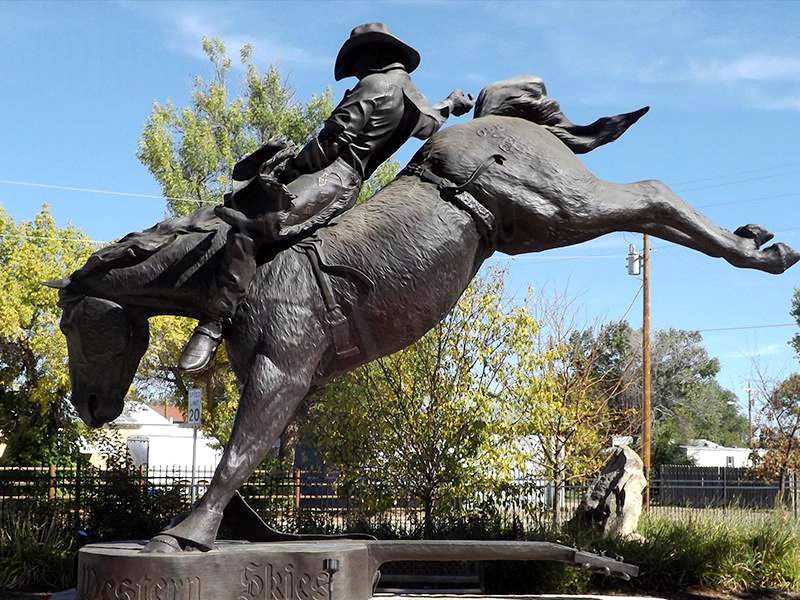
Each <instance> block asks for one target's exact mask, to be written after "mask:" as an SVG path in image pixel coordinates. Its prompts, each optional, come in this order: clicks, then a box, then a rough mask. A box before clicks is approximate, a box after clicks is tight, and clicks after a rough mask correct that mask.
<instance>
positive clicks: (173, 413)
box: [148, 404, 186, 423]
mask: <svg viewBox="0 0 800 600" xmlns="http://www.w3.org/2000/svg"><path fill="white" fill-rule="evenodd" d="M148 406H149V407H150V408H151V409H152V410H154V411H156V412H157V413H158V414H159V415H161V416H162V417H164V418H166V419H170V420H172V422H173V423H184V422H185V421H186V417H184V416H183V411H182V410H181V408H180V407H178V406H164V405H163V404H161V405H158V404H150V405H148ZM165 409H166V410H165Z"/></svg>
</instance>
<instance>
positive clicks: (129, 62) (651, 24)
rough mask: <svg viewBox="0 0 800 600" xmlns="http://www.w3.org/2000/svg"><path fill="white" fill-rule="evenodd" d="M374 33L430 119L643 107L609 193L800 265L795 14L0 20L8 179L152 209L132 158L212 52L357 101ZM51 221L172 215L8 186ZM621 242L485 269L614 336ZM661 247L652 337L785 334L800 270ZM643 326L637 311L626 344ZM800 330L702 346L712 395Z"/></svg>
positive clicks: (255, 9)
mask: <svg viewBox="0 0 800 600" xmlns="http://www.w3.org/2000/svg"><path fill="white" fill-rule="evenodd" d="M378 20H380V21H384V22H386V23H387V24H388V25H389V27H390V28H391V29H392V30H393V31H394V32H395V33H396V34H398V35H399V36H400V37H402V38H403V39H405V40H406V41H408V42H409V43H411V44H412V45H414V46H415V47H416V48H417V49H418V50H419V51H420V53H421V55H422V63H421V65H420V68H419V69H418V70H417V71H416V72H415V73H414V80H415V81H416V82H417V85H418V86H419V87H420V88H421V89H422V91H423V92H424V93H425V94H426V95H427V96H428V97H429V98H431V99H432V100H436V99H439V98H441V97H443V96H445V95H446V94H447V93H448V92H449V91H450V90H451V89H453V88H463V89H465V90H467V91H470V92H472V93H477V92H478V91H479V90H480V88H481V87H482V86H483V85H485V84H487V83H490V82H492V81H496V80H499V79H503V78H506V77H510V76H514V75H521V74H534V75H538V76H540V77H542V78H544V80H545V82H546V83H547V86H548V90H549V92H550V94H551V95H552V96H554V97H555V98H557V99H558V100H559V101H560V102H561V105H562V108H563V109H564V111H565V112H566V114H567V115H568V116H569V117H570V118H571V119H572V120H574V121H576V122H590V121H593V120H594V119H595V118H597V117H599V116H601V115H609V114H615V113H619V112H623V111H628V110H632V109H635V108H638V107H640V106H643V105H650V106H651V107H652V109H651V112H650V113H649V114H648V115H647V116H646V117H645V118H644V119H643V120H642V121H640V122H639V123H638V124H637V125H635V126H634V127H633V128H632V129H631V130H630V131H629V132H628V133H627V134H626V135H625V136H624V137H623V138H621V139H620V140H619V141H618V142H616V143H614V144H612V145H609V146H607V147H604V148H601V149H599V150H596V151H595V152H593V153H591V154H589V155H586V156H584V157H583V160H584V161H585V162H586V164H587V165H588V167H589V168H590V169H591V170H592V171H593V172H594V173H595V174H596V175H597V176H599V177H602V178H604V179H608V180H613V181H633V180H638V179H649V178H657V179H661V180H663V181H665V182H667V183H669V184H674V185H675V189H676V190H677V191H679V192H680V193H681V194H682V195H683V196H684V198H686V199H687V201H689V202H690V203H691V204H693V205H695V206H698V207H706V208H704V211H705V212H706V214H707V215H708V216H709V217H711V218H712V219H713V220H715V221H717V222H718V223H720V224H721V225H723V226H725V227H728V228H731V229H733V228H735V227H738V226H739V225H742V224H745V223H750V222H755V223H761V224H763V225H765V226H767V227H768V228H770V229H772V230H773V231H776V232H779V233H778V238H779V239H780V240H782V241H785V242H787V243H789V244H792V245H794V246H800V214H799V213H800V211H798V208H797V207H798V206H800V204H799V203H800V185H798V184H800V156H798V151H797V140H798V139H799V138H800V36H798V35H797V26H798V24H800V3H796V2H783V3H780V2H775V3H769V2H759V3H726V2H713V3H711V2H707V3H685V2H641V3H639V2H620V3H601V2H585V3H584V2H572V3H550V2H535V3H534V2H459V3H451V2H444V1H439V2H335V1H328V2H262V3H235V2H228V3H222V2H216V3H194V2H180V3H158V2H106V3H101V2H85V3H81V2H66V1H62V2H51V3H37V2H24V3H23V2H0V56H2V59H1V60H2V63H3V65H2V66H3V68H2V74H1V75H0V98H2V104H1V106H2V111H0V131H2V146H0V159H2V160H1V161H0V179H2V180H13V181H22V182H33V183H42V184H51V185H62V186H73V187H81V188H95V189H107V190H117V191H125V192H135V193H142V194H156V195H157V194H159V189H158V186H157V185H156V184H155V182H154V181H153V180H152V178H151V177H150V175H149V174H148V172H147V171H146V169H145V168H144V167H142V166H141V165H140V164H139V163H138V161H137V160H136V157H135V152H136V147H137V141H138V138H139V135H140V133H141V128H142V125H143V124H144V122H145V120H146V118H147V116H148V114H149V112H150V109H151V106H152V102H153V101H154V100H159V101H165V100H167V99H171V100H172V101H174V102H175V103H176V104H178V105H183V104H186V103H187V102H188V98H189V93H190V90H191V83H192V80H193V78H194V77H195V76H196V75H204V76H205V75H208V74H209V71H208V65H207V61H206V60H205V59H204V57H203V56H202V52H201V49H200V39H201V37H202V36H203V35H208V36H218V37H220V38H222V39H223V40H224V41H225V42H226V44H227V46H228V49H229V51H230V52H231V54H232V55H234V56H235V55H236V53H237V52H238V49H239V48H240V47H241V45H242V44H243V43H245V42H249V43H252V44H253V46H254V57H255V60H256V62H257V64H259V66H261V67H266V66H267V65H268V64H270V63H272V64H275V65H276V66H278V67H279V68H280V69H281V70H282V72H283V73H284V74H285V75H286V76H287V77H288V81H289V83H290V84H291V86H292V87H293V88H294V90H295V91H296V95H297V97H298V98H299V99H303V100H305V99H307V98H308V97H309V96H310V95H311V94H312V93H314V92H319V91H322V90H323V89H324V88H325V87H326V86H328V85H332V86H333V89H334V93H335V95H336V96H337V97H340V96H341V94H342V93H343V92H344V90H345V88H346V87H347V86H348V85H352V81H344V82H340V83H338V84H335V83H334V82H333V76H332V71H333V60H334V57H335V55H336V52H337V51H338V49H339V46H340V45H341V43H342V42H343V41H344V39H345V38H346V37H347V36H348V35H349V32H350V29H351V28H352V27H354V26H355V25H358V24H360V23H363V22H369V21H378ZM416 147H417V146H416V145H415V144H414V143H409V144H408V145H407V146H406V147H405V148H404V149H403V150H402V151H401V152H400V154H399V155H398V157H397V158H398V159H399V160H400V161H401V162H403V163H404V162H405V161H407V160H408V158H409V157H410V156H411V154H412V152H413V151H414V149H415V148H416ZM753 170H757V172H754V173H745V174H741V175H737V174H739V173H742V172H745V171H753ZM698 180H699V181H698ZM45 202H46V203H48V204H49V205H50V206H51V208H52V211H53V213H54V214H55V216H56V219H57V220H58V222H59V224H62V225H63V224H66V223H68V222H70V223H73V224H75V225H77V226H79V227H80V228H82V229H83V230H84V231H85V232H86V233H87V234H88V235H89V236H90V237H91V238H93V239H97V240H108V239H112V238H115V237H119V236H121V235H123V234H125V233H127V232H129V231H133V230H138V229H142V228H144V227H148V226H150V225H152V224H153V223H155V222H156V221H158V220H160V219H161V218H162V216H163V214H164V206H163V203H162V202H161V201H159V200H153V199H145V198H128V197H122V196H111V195H103V194H94V193H87V192H69V191H65V190H56V189H43V188H31V187H24V186H19V185H11V184H7V183H0V204H1V205H2V206H3V207H5V209H6V210H8V211H9V212H10V213H11V215H13V216H14V217H16V218H18V219H29V218H31V217H32V216H33V215H34V214H35V213H36V212H37V211H38V210H39V208H40V206H41V204H42V203H45ZM709 205H712V206H709ZM714 205H715V206H714ZM629 241H631V242H635V243H637V245H640V241H639V238H638V236H634V235H630V234H626V235H621V234H616V235H611V236H607V237H605V238H602V239H600V240H597V241H595V242H592V243H588V244H583V245H580V246H575V247H572V248H566V249H563V250H558V251H551V252H549V253H547V254H541V255H528V256H523V257H517V258H515V259H513V260H511V259H509V258H508V257H504V256H502V255H498V256H497V257H496V258H495V259H492V260H491V261H490V263H493V264H503V265H507V266H508V268H509V270H510V280H509V289H510V292H511V293H519V294H522V293H524V290H525V288H526V287H527V286H534V287H535V288H543V287H551V288H554V289H563V288H564V287H566V286H568V288H569V290H571V291H572V293H574V294H576V295H580V296H581V298H582V301H583V304H584V305H585V315H586V318H587V319H593V318H595V317H601V318H609V319H614V318H619V317H620V316H622V315H623V313H625V311H626V309H627V308H628V307H629V306H630V305H631V301H632V300H633V298H634V296H635V294H636V292H637V290H638V288H639V282H638V281H636V280H635V279H633V278H631V277H629V276H628V275H627V274H626V271H625V259H624V255H625V254H626V252H627V244H628V242H629ZM653 245H654V247H655V250H654V253H653V259H652V267H653V288H652V295H653V303H652V310H653V324H654V326H655V327H678V328H685V329H700V330H707V329H718V328H727V327H743V326H753V325H764V324H781V323H790V322H791V319H790V317H789V315H788V311H789V303H790V298H791V294H792V290H793V288H794V287H796V286H798V285H800V267H796V268H795V269H794V270H792V271H789V272H788V273H787V274H785V275H783V276H781V277H774V276H771V275H766V274H763V273H758V272H753V271H742V270H738V269H734V268H733V267H731V266H729V265H728V264H727V263H725V262H723V261H721V260H716V259H711V258H709V257H706V256H703V255H700V254H698V253H695V252H692V251H689V250H685V249H683V248H680V247H678V246H674V245H671V244H668V243H666V242H662V241H660V240H654V244H653ZM556 259H558V260H556ZM640 314H641V310H640V304H639V303H638V301H637V303H636V304H634V306H633V309H632V310H631V312H630V314H629V318H630V320H631V322H632V323H633V324H634V325H637V326H638V325H639V324H640V321H641V319H640ZM795 331H796V329H794V328H774V329H752V330H735V331H725V332H721V331H707V332H705V333H704V337H705V343H706V347H707V348H708V350H709V352H710V353H711V354H712V355H716V356H718V357H719V358H720V359H721V361H722V364H723V371H722V374H721V377H720V380H721V382H722V383H723V385H725V386H727V387H730V388H731V389H733V390H734V391H736V392H737V393H739V395H740V397H742V396H743V394H742V393H741V388H742V387H743V385H744V383H745V381H746V380H747V379H748V377H749V376H750V373H751V361H752V358H753V357H754V356H755V357H757V358H758V359H759V360H761V361H762V363H764V364H765V365H767V366H768V367H769V368H770V369H772V370H773V371H776V372H783V373H788V372H789V371H791V370H796V369H797V362H796V360H795V359H794V357H793V356H792V353H791V351H790V349H789V347H788V345H787V341H788V339H789V338H790V337H791V335H792V334H793V333H794V332H795Z"/></svg>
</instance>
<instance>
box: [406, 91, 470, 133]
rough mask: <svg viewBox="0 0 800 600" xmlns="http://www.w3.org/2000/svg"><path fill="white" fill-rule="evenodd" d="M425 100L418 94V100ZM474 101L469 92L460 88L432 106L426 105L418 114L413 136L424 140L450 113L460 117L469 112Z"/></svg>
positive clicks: (435, 130) (437, 128)
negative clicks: (418, 118)
mask: <svg viewBox="0 0 800 600" xmlns="http://www.w3.org/2000/svg"><path fill="white" fill-rule="evenodd" d="M420 100H421V101H423V102H425V104H427V101H426V100H425V97H424V96H422V95H421V94H420V96H419V99H418V102H419V101H420ZM474 104H475V101H474V100H473V99H472V96H471V95H470V94H465V93H464V92H462V91H461V90H454V91H452V92H450V94H449V95H448V96H447V98H445V99H444V100H440V101H439V102H437V103H436V104H434V105H433V106H430V105H427V106H425V107H424V108H425V109H426V110H423V111H422V114H421V115H420V120H419V123H418V124H417V128H416V129H415V130H414V137H415V138H419V139H423V140H426V139H428V138H429V137H431V136H432V135H433V134H434V133H436V132H437V131H438V130H439V128H440V127H441V126H442V125H444V122H445V121H447V118H448V117H449V116H450V115H451V114H452V115H453V116H456V117H460V116H461V115H463V114H466V113H467V112H469V111H470V110H471V109H472V107H473V105H474Z"/></svg>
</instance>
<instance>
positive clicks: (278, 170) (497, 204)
mask: <svg viewBox="0 0 800 600" xmlns="http://www.w3.org/2000/svg"><path fill="white" fill-rule="evenodd" d="M644 112H646V109H643V110H640V111H636V112H634V113H630V114H627V115H619V116H617V117H611V118H605V119H600V120H598V121H597V122H595V123H593V124H592V125H589V126H577V125H574V124H572V123H571V122H570V121H569V120H567V119H566V118H565V117H564V116H563V114H562V113H561V111H560V109H559V107H558V104H557V103H555V102H554V101H553V100H552V99H550V98H549V97H548V96H547V94H546V90H545V88H544V84H543V83H542V82H541V80H539V79H537V78H535V77H521V78H516V79H512V80H508V81H504V82H499V83H496V84H493V85H490V86H488V87H486V88H485V89H484V90H483V91H482V92H481V94H480V96H479V98H478V101H477V104H476V107H475V118H474V119H473V120H471V121H468V122H466V123H463V124H460V125H457V126H453V127H450V128H447V129H443V130H441V131H438V132H437V133H435V134H434V135H432V136H431V137H430V139H429V140H428V142H427V143H426V144H425V145H424V146H423V147H422V148H421V149H420V151H419V152H418V153H417V154H416V155H415V157H414V158H413V159H412V161H411V164H410V165H409V166H408V167H407V168H406V169H405V170H404V171H403V172H402V173H401V174H400V175H399V176H398V177H397V179H396V180H395V181H393V182H392V183H391V184H389V185H388V186H387V187H385V188H384V189H383V190H381V191H380V192H379V193H378V194H377V195H376V196H375V197H374V198H373V199H372V200H370V201H369V202H367V203H365V204H363V205H361V206H357V207H355V208H352V209H350V210H348V211H346V212H343V213H342V214H340V215H339V216H337V217H335V218H333V219H330V220H327V219H325V220H324V221H323V222H321V223H318V224H317V228H316V229H315V230H314V231H313V234H311V235H307V236H306V237H304V238H302V239H301V240H300V241H299V242H298V243H290V242H291V240H287V241H286V243H277V244H265V245H264V247H262V248H261V249H260V250H258V251H257V250H256V249H255V248H251V249H248V252H250V254H249V255H248V256H252V257H254V258H253V259H252V264H253V267H252V271H253V272H252V281H251V282H250V284H249V286H248V287H247V290H246V294H245V295H244V297H243V298H242V300H241V302H240V303H239V302H238V300H237V301H236V303H238V304H239V306H238V309H237V310H236V311H235V314H234V315H233V317H232V320H231V323H230V326H229V327H228V328H227V329H226V331H225V332H224V336H225V341H226V344H227V347H228V351H229V355H230V358H231V363H232V366H233V369H234V371H235V372H236V375H237V377H238V379H239V381H240V382H241V384H242V386H243V387H242V393H241V399H240V402H239V409H238V412H237V415H236V421H235V423H234V427H233V431H232V434H231V437H230V442H229V443H228V445H227V447H226V448H225V452H224V455H223V458H222V460H221V462H220V464H219V466H218V468H217V471H216V473H215V475H214V478H213V481H212V483H211V485H210V487H209V489H208V491H207V492H206V494H205V495H204V496H203V498H202V499H201V500H200V501H199V502H198V503H197V505H196V506H195V507H194V508H193V510H192V512H191V513H190V514H189V515H188V516H187V517H186V518H185V519H184V520H182V521H181V522H179V523H177V524H176V525H174V526H173V527H171V528H169V529H167V530H166V531H165V532H163V533H162V534H161V535H159V536H157V537H156V538H154V540H152V541H151V543H150V544H149V545H148V550H149V551H152V552H179V551H180V550H182V549H187V548H199V549H201V550H208V549H210V548H212V546H213V545H214V541H215V538H216V533H217V530H218V527H219V524H220V521H221V519H222V518H223V513H224V510H225V507H226V505H228V503H229V501H230V500H231V498H232V497H233V496H234V494H235V492H236V489H237V488H238V487H239V486H240V485H241V484H242V483H243V482H244V481H245V480H246V479H247V477H248V476H249V475H250V474H251V473H252V471H253V469H254V468H255V466H256V465H257V464H258V463H259V462H260V461H261V459H262V458H263V456H264V454H265V453H266V451H267V449H268V448H269V447H270V446H271V445H272V444H273V442H274V441H275V440H276V439H277V438H278V436H279V435H280V434H281V432H282V431H283V430H284V428H285V426H286V424H287V423H288V422H289V420H290V419H291V417H292V415H293V413H294V411H295V410H296V408H297V407H298V405H299V404H300V403H301V402H302V401H303V400H304V399H305V398H306V397H308V396H310V395H312V394H313V393H314V392H315V391H316V390H319V389H320V388H321V387H322V386H324V385H325V384H326V383H327V382H328V381H329V380H330V379H331V378H333V377H335V376H336V375H337V374H340V373H344V372H346V371H349V370H351V369H354V368H356V367H357V366H359V365H361V364H363V363H365V362H368V361H370V360H373V359H375V358H377V357H379V356H382V355H385V354H389V353H391V352H394V351H396V350H398V349H400V348H402V347H404V346H406V345H408V344H410V343H412V342H414V341H415V340H417V339H419V338H420V337H421V336H422V335H424V334H425V332H426V331H428V330H429V329H430V328H431V327H433V326H434V325H435V324H436V323H437V322H438V321H439V320H440V319H441V318H443V316H444V315H445V314H446V313H447V311H449V310H450V308H452V306H453V305H454V304H455V302H456V301H457V300H458V298H459V296H460V295H461V293H462V292H463V290H464V289H465V288H466V286H467V285H468V283H469V281H470V280H471V279H472V278H473V276H474V275H475V273H476V272H477V270H478V268H479V267H480V265H481V264H482V263H483V261H484V260H485V259H486V258H488V257H489V256H490V255H491V254H492V253H493V252H495V251H500V252H505V253H507V254H519V253H524V252H541V251H543V250H547V249H550V248H557V247H563V246H569V245H572V244H576V243H579V242H583V241H587V240H590V239H593V238H596V237H598V236H601V235H604V234H606V233H610V232H613V231H632V232H646V233H650V234H652V235H655V236H657V237H660V238H662V239H665V240H668V241H672V242H675V243H677V244H681V245H683V246H687V247H690V248H694V249H696V250H699V251H701V252H704V253H705V254H708V255H710V256H714V257H722V258H724V259H725V260H727V261H728V262H729V263H731V264H733V265H734V266H737V267H742V268H752V269H758V270H762V271H765V272H769V273H782V272H783V271H785V270H786V269H788V268H789V267H790V266H792V265H793V264H794V263H796V262H797V261H798V259H800V255H798V254H797V253H796V252H795V251H793V250H792V249H791V248H789V247H788V246H786V245H784V244H775V245H773V246H770V247H768V248H766V249H763V250H762V249H761V246H762V245H763V244H765V243H766V242H767V241H768V240H769V239H771V237H772V235H771V234H770V233H769V232H767V231H766V230H765V229H763V228H761V227H758V226H755V225H748V226H745V227H742V228H739V229H738V230H737V231H736V232H734V233H731V232H729V231H726V230H724V229H722V228H720V227H718V226H716V225H715V224H713V223H711V222H710V221H709V220H707V219H706V218H705V217H704V216H703V215H701V214H700V213H698V212H697V211H695V210H694V209H692V208H691V207H690V206H689V205H687V204H686V203H685V202H683V201H682V200H681V199H680V198H679V197H678V196H677V195H675V194H674V193H673V192H672V191H671V190H670V189H669V188H668V187H667V186H666V185H664V184H663V183H660V182H658V181H641V182H636V183H631V184H615V183H609V182H605V181H602V180H599V179H597V178H595V177H594V176H593V175H592V174H591V173H590V172H589V171H588V170H586V169H585V168H584V167H583V165H582V164H581V163H580V162H579V161H578V160H577V159H576V158H575V153H580V152H588V151H590V150H592V149H593V148H595V147H597V146H598V145H601V144H604V143H608V142H610V141H613V140H614V139H616V138H617V137H618V136H619V135H620V134H621V133H622V132H624V131H625V129H627V127H629V126H630V125H631V124H632V123H634V122H635V121H636V120H637V119H638V118H639V117H641V116H642V115H643V114H644ZM386 148H389V146H387V147H386ZM295 156H297V154H296V153H295V151H294V149H293V148H286V147H283V146H282V145H277V146H274V147H271V148H270V149H268V151H267V152H266V154H265V155H264V156H262V157H256V158H257V159H256V160H251V161H250V163H247V162H245V163H244V164H243V167H242V168H243V169H244V170H245V171H247V170H248V169H254V170H253V171H251V172H249V173H245V175H252V177H253V178H255V179H256V180H257V181H258V182H259V185H261V186H263V188H261V189H264V190H267V191H266V192H265V194H267V196H266V200H276V198H277V201H280V199H281V198H282V197H284V195H285V190H284V188H283V187H282V185H283V184H282V183H281V178H282V177H284V173H285V172H286V169H287V168H292V167H296V166H297V165H296V164H295V158H294V157H295ZM301 156H303V154H301ZM260 158H265V161H261V160H260ZM287 161H288V165H289V167H287V166H286V165H287ZM312 169H313V167H312ZM368 170H369V168H366V169H365V171H364V173H363V174H366V172H367V171H368ZM243 179H244V180H246V179H247V177H243ZM290 179H291V177H290ZM353 185H357V184H355V183H352V184H348V185H345V186H343V187H341V188H340V190H341V193H342V194H344V195H345V196H346V197H347V198H351V197H352V196H351V194H352V193H353V192H352V190H353V187H352V186H353ZM358 185H360V182H359V184H358ZM270 193H274V197H273V196H270ZM337 193H339V192H337ZM335 200H336V198H335V199H334V201H335ZM349 202H350V201H349V200H347V201H346V202H345V203H344V204H345V205H347V204H349ZM235 208H239V209H241V211H242V212H241V214H240V213H233V212H230V211H225V210H222V211H219V210H218V211H216V212H218V213H220V214H222V216H224V217H225V219H224V220H223V219H220V218H219V216H218V215H217V214H216V213H215V210H213V209H211V208H202V209H199V210H198V211H196V212H195V213H193V214H191V215H189V216H187V217H181V218H175V219H170V220H168V221H164V222H162V223H160V224H158V225H157V226H155V227H154V228H152V229H149V230H147V231H144V232H141V233H134V234H130V235H128V236H126V237H125V238H123V239H122V240H120V241H119V242H118V243H116V244H112V245H111V246H108V247H106V248H104V249H102V250H100V251H98V252H97V253H95V254H94V255H93V256H92V257H91V258H90V259H89V260H88V262H87V263H86V265H85V266H84V267H83V268H82V269H80V270H79V271H77V272H76V273H74V274H73V275H72V276H71V278H70V279H68V280H64V281H61V282H55V283H53V285H55V286H56V287H59V288H61V290H60V303H61V306H62V308H63V311H64V314H63V318H62V323H61V327H62V330H63V332H64V334H65V335H66V337H67V341H68V347H69V359H70V373H71V379H72V401H73V403H74V405H75V407H76V408H77V410H78V412H79V414H80V416H81V418H82V419H83V420H84V421H85V422H86V423H87V424H89V425H91V426H94V427H97V426H100V425H102V424H103V423H106V422H108V421H111V420H113V419H114V418H115V417H116V416H117V415H118V414H119V413H120V412H121V410H122V406H123V400H124V397H125V394H126V393H127V390H128V387H129V386H130V383H131V381H132V379H133V375H134V373H135V370H136V367H137V365H138V363H139V360H140V359H141V357H142V355H143V354H144V352H145V350H146V348H147V345H148V329H147V319H148V318H149V317H150V316H154V315H160V314H170V315H180V316H188V317H192V318H196V319H206V318H207V317H208V306H209V304H211V303H213V302H215V296H214V294H215V291H214V282H215V281H216V279H215V278H216V277H217V273H218V272H219V271H220V269H221V264H222V261H224V260H226V259H225V258H224V256H225V252H226V250H225V248H226V239H228V237H229V235H238V234H239V233H242V232H244V233H249V232H252V231H253V230H259V228H260V230H261V231H264V227H265V225H264V223H265V222H266V221H265V220H264V219H263V218H262V217H261V216H260V215H261V213H259V214H247V209H246V207H244V206H242V205H238V206H236V207H235ZM262 210H263V209H262ZM278 212H280V209H279V210H278ZM336 212H340V211H339V210H337V211H336ZM229 222H230V223H235V224H236V226H237V229H235V230H234V232H233V233H231V226H230V224H229ZM247 260H250V259H247Z"/></svg>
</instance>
